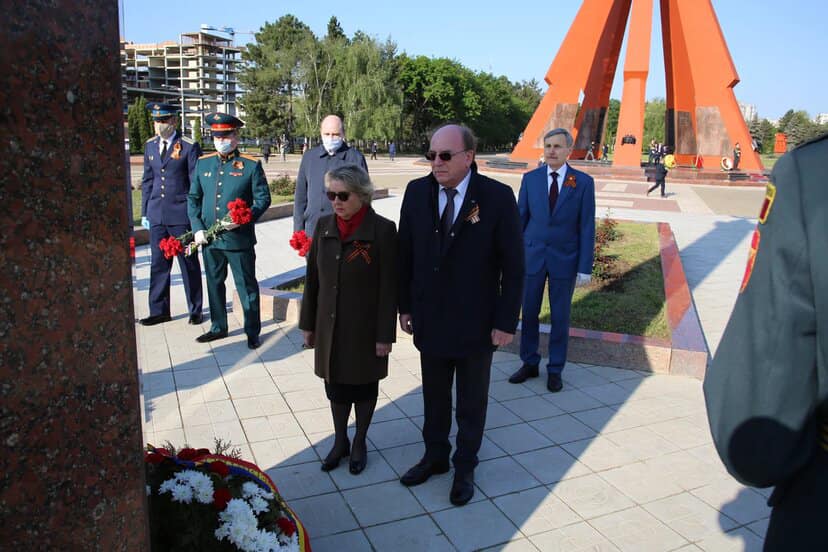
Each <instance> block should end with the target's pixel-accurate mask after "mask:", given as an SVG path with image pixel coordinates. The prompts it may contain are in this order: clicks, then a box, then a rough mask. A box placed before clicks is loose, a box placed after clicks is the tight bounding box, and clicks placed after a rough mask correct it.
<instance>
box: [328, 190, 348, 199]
mask: <svg viewBox="0 0 828 552" xmlns="http://www.w3.org/2000/svg"><path fill="white" fill-rule="evenodd" d="M325 195H326V196H328V199H330V200H331V201H333V200H335V199H336V198H339V201H348V198H349V197H351V192H331V191H328V192H325Z"/></svg>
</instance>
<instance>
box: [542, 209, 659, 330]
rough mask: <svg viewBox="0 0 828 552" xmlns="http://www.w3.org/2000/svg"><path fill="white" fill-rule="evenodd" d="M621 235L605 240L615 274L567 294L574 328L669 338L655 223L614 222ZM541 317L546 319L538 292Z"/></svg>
mask: <svg viewBox="0 0 828 552" xmlns="http://www.w3.org/2000/svg"><path fill="white" fill-rule="evenodd" d="M618 230H619V232H620V234H621V237H620V238H619V239H618V240H616V241H614V242H612V243H610V244H609V245H607V248H606V251H607V254H609V255H616V256H617V261H616V270H617V271H618V272H619V273H620V275H619V277H618V278H617V279H615V280H614V281H612V282H609V283H605V282H593V283H592V284H590V285H589V286H587V287H584V288H577V289H576V290H575V296H574V297H573V299H572V315H571V325H572V327H574V328H584V329H588V330H601V331H607V332H616V333H624V334H630V335H643V336H647V337H661V338H666V339H669V337H670V329H669V327H668V325H667V318H666V304H665V300H664V283H663V278H662V275H661V257H660V255H659V248H658V233H657V228H656V225H655V224H644V223H635V222H620V223H619V224H618ZM544 295H545V297H544V301H543V305H542V307H541V316H540V319H541V322H543V323H547V324H548V323H549V300H548V296H546V294H544Z"/></svg>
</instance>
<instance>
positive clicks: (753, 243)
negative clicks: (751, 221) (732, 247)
mask: <svg viewBox="0 0 828 552" xmlns="http://www.w3.org/2000/svg"><path fill="white" fill-rule="evenodd" d="M761 239H762V236H761V234H760V233H759V227H758V226H757V227H756V229H755V230H754V231H753V238H752V239H751V240H750V253H749V254H748V260H747V266H746V267H745V275H744V276H743V277H742V287H741V288H739V293H742V292H743V291H745V288H746V287H747V285H748V282H750V275H751V274H753V265H754V264H755V263H756V254H757V253H758V252H759V241H760V240H761Z"/></svg>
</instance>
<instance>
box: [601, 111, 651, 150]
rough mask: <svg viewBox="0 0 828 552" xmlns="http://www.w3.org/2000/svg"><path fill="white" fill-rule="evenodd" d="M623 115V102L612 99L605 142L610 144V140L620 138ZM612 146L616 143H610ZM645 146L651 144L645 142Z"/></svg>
mask: <svg viewBox="0 0 828 552" xmlns="http://www.w3.org/2000/svg"><path fill="white" fill-rule="evenodd" d="M620 114H621V100H615V99H611V100H610V101H609V107H608V108H607V126H606V129H607V130H606V134H605V135H604V142H608V141H609V140H613V141H614V140H615V137H616V136H618V117H619V115H620ZM609 144H610V146H611V147H612V146H613V145H614V142H609ZM645 144H649V142H645Z"/></svg>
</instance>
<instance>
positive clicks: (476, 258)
mask: <svg viewBox="0 0 828 552" xmlns="http://www.w3.org/2000/svg"><path fill="white" fill-rule="evenodd" d="M474 154H475V140H474V135H473V134H472V132H471V130H469V129H468V128H466V127H463V126H459V125H447V126H444V127H442V128H440V129H438V130H437V131H436V132H435V133H434V135H433V136H432V138H431V146H430V150H429V151H428V152H427V153H426V158H427V159H428V160H429V161H431V174H429V175H428V176H426V177H424V178H420V179H417V180H413V181H411V182H409V184H408V187H407V188H406V190H405V196H404V198H403V203H402V208H401V211H400V231H399V244H400V246H399V257H398V259H399V274H400V284H399V293H400V299H399V311H400V326H401V328H402V330H403V331H404V332H406V333H408V334H413V335H414V345H415V346H416V347H417V349H419V351H420V366H421V371H422V382H423V403H424V407H425V409H424V410H425V420H424V422H423V441H425V449H426V450H425V455H424V456H423V458H422V459H421V460H420V461H419V462H418V463H417V464H416V465H415V466H414V467H412V468H411V469H410V470H408V472H406V473H405V474H404V475H403V476H402V477H401V478H400V482H401V483H402V484H403V485H406V486H413V485H419V484H421V483H424V482H425V481H426V480H427V479H428V478H429V477H431V476H432V475H434V474H438V473H445V472H447V471H448V470H449V453H450V452H451V443H450V442H449V431H450V429H451V416H452V404H451V403H452V396H451V387H452V383H453V380H454V375H455V373H456V374H457V412H456V418H457V428H458V431H457V448H456V450H455V452H454V457H453V458H452V460H453V462H454V468H455V473H454V483H453V485H452V488H451V492H450V494H449V498H450V500H451V503H452V504H454V505H456V506H462V505H463V504H466V503H467V502H468V501H469V500H471V498H472V496H473V495H474V468H475V467H476V466H477V452H478V450H479V449H480V444H481V442H482V439H483V426H484V425H485V422H486V408H487V404H488V389H489V375H490V371H491V364H492V355H493V352H494V350H495V349H496V348H497V347H498V346H501V345H507V344H508V343H511V341H512V338H513V337H514V333H515V329H516V327H517V321H518V313H519V311H520V298H521V294H522V286H523V242H522V240H521V235H520V218H519V217H518V210H517V205H516V204H515V194H514V192H513V191H512V190H511V188H509V187H508V186H506V185H504V184H502V183H500V182H497V181H496V180H492V179H491V178H486V177H485V176H482V175H480V174H478V172H477V171H476V169H475V166H474Z"/></svg>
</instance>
